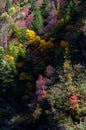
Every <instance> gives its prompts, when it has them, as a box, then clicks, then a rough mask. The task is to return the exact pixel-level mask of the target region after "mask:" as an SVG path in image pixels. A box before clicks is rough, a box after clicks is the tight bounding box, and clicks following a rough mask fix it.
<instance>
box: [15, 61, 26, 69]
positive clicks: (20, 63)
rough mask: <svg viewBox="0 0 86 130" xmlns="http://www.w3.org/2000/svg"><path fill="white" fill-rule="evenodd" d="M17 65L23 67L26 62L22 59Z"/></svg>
mask: <svg viewBox="0 0 86 130" xmlns="http://www.w3.org/2000/svg"><path fill="white" fill-rule="evenodd" d="M16 66H17V67H19V68H22V67H23V66H24V62H22V61H20V62H17V64H16Z"/></svg>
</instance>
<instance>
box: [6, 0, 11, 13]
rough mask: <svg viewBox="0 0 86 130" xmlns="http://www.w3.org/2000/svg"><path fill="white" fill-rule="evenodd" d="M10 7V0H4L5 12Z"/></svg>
mask: <svg viewBox="0 0 86 130" xmlns="http://www.w3.org/2000/svg"><path fill="white" fill-rule="evenodd" d="M10 7H11V4H10V0H6V11H7V12H8V10H9V8H10Z"/></svg>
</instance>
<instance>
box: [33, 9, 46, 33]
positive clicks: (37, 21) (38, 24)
mask: <svg viewBox="0 0 86 130" xmlns="http://www.w3.org/2000/svg"><path fill="white" fill-rule="evenodd" d="M42 27H43V18H42V14H41V11H40V8H39V7H36V8H35V17H34V20H33V27H32V28H33V30H35V31H36V32H37V33H40V30H41V29H42Z"/></svg>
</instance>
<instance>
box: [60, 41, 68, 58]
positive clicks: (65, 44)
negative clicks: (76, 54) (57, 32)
mask: <svg viewBox="0 0 86 130" xmlns="http://www.w3.org/2000/svg"><path fill="white" fill-rule="evenodd" d="M60 45H61V46H62V47H64V48H65V54H64V58H66V57H67V55H68V53H69V43H68V42H66V41H64V40H61V42H60Z"/></svg>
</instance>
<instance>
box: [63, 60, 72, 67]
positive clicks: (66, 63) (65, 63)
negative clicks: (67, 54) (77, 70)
mask: <svg viewBox="0 0 86 130" xmlns="http://www.w3.org/2000/svg"><path fill="white" fill-rule="evenodd" d="M70 63H71V61H70V60H66V61H65V62H64V68H69V67H70Z"/></svg>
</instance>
